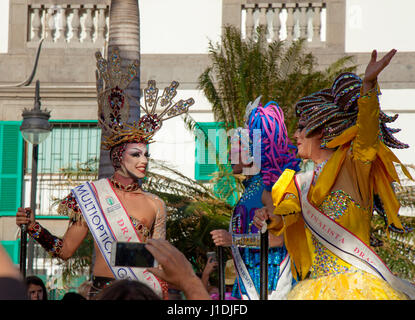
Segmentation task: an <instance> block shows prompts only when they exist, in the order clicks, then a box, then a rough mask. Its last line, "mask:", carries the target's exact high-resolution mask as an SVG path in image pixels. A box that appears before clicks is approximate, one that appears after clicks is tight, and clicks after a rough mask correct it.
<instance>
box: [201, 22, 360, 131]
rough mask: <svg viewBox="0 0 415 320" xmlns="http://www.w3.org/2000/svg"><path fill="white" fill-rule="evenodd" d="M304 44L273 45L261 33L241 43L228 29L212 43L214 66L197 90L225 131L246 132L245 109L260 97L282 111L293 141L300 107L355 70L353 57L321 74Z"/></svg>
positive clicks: (261, 30)
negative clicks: (300, 102) (243, 129)
mask: <svg viewBox="0 0 415 320" xmlns="http://www.w3.org/2000/svg"><path fill="white" fill-rule="evenodd" d="M306 43H307V42H306V40H305V39H300V40H297V41H293V42H292V43H287V42H285V41H273V42H271V43H269V42H268V41H267V39H266V30H265V29H264V28H261V27H259V28H258V29H257V36H255V37H254V38H249V39H246V40H243V39H242V38H241V33H240V30H239V29H238V28H236V27H234V26H226V27H225V28H224V31H223V36H222V40H221V42H220V43H216V44H214V43H212V42H210V44H209V57H210V60H211V65H210V66H209V67H208V68H206V70H205V71H204V72H203V73H202V74H201V75H200V77H199V88H200V89H202V90H203V92H204V93H205V95H206V97H207V99H208V100H209V102H211V103H212V110H213V113H214V116H215V121H223V122H224V123H225V127H226V129H230V128H235V127H238V126H243V117H244V114H245V108H246V105H247V104H248V103H249V102H250V101H254V100H255V99H256V98H257V97H258V96H260V95H261V96H262V99H261V101H262V103H263V104H265V103H267V102H268V101H271V100H272V101H276V102H277V103H278V104H279V105H280V107H281V108H282V109H283V111H284V115H285V119H286V125H287V129H288V132H289V134H290V135H291V134H292V133H293V132H294V129H295V126H296V121H295V114H294V110H295V108H294V106H295V104H296V102H297V101H298V100H299V99H300V98H301V97H303V96H305V95H308V94H310V93H312V92H315V91H318V90H321V89H323V88H327V87H329V86H330V85H331V84H332V81H333V79H334V78H335V76H336V75H337V74H339V73H340V72H344V71H352V72H353V71H355V70H356V66H355V65H351V63H352V60H353V57H352V56H345V57H343V58H341V59H339V60H337V61H335V62H334V63H332V64H331V65H329V67H327V68H326V69H325V70H322V71H321V70H317V60H316V58H315V56H314V55H313V54H312V53H310V52H307V46H306Z"/></svg>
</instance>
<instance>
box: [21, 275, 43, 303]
mask: <svg viewBox="0 0 415 320" xmlns="http://www.w3.org/2000/svg"><path fill="white" fill-rule="evenodd" d="M25 283H26V287H27V289H29V286H30V285H31V284H34V285H36V286H40V287H42V290H43V300H48V291H47V290H46V287H45V284H44V283H43V281H42V279H40V278H39V277H37V276H29V277H26V279H25Z"/></svg>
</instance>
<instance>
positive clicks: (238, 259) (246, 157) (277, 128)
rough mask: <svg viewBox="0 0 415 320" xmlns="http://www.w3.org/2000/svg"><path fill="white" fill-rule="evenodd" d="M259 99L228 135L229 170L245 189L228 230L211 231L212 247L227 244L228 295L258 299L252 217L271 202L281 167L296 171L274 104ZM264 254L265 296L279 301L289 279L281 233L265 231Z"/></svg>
mask: <svg viewBox="0 0 415 320" xmlns="http://www.w3.org/2000/svg"><path fill="white" fill-rule="evenodd" d="M259 101H260V97H259V98H257V99H256V100H255V102H253V103H249V104H248V106H247V110H246V114H245V128H237V129H236V130H235V133H234V134H233V135H232V137H231V159H232V161H231V163H232V170H233V173H234V174H241V173H242V174H243V175H245V176H246V180H244V181H243V184H244V187H245V190H244V192H243V194H242V196H241V198H240V199H239V201H238V203H237V204H236V206H235V208H234V211H233V215H232V219H231V221H230V227H229V231H226V230H213V231H212V232H211V235H212V239H213V241H214V243H215V245H217V246H230V247H231V249H232V255H233V258H234V262H235V267H236V270H237V274H238V276H237V277H236V280H235V284H234V286H233V290H232V296H233V297H235V298H239V299H249V300H258V299H259V294H258V293H259V288H260V250H259V239H260V233H259V230H258V229H257V227H256V226H254V225H253V223H252V219H253V217H254V215H255V211H256V210H257V209H259V208H262V207H266V206H272V205H273V204H272V198H271V189H272V186H273V184H274V183H275V181H277V180H278V178H279V176H280V174H281V173H282V172H283V171H284V170H285V169H288V168H289V169H292V170H295V171H298V170H299V167H298V165H299V162H300V160H299V159H297V158H296V157H295V155H296V148H295V146H293V145H292V144H291V143H290V140H289V139H288V135H287V129H286V126H285V124H284V115H283V112H282V110H281V108H280V107H279V106H278V104H277V103H276V102H273V101H271V102H269V103H267V104H266V105H265V106H264V107H262V106H261V105H260V102H259ZM269 244H270V249H269V253H268V293H269V296H268V298H269V299H284V297H285V295H286V294H287V293H288V292H289V291H290V289H291V287H292V283H293V277H292V275H291V271H290V264H291V262H290V257H289V255H288V252H287V250H286V248H285V246H284V240H283V237H277V236H274V235H270V239H269Z"/></svg>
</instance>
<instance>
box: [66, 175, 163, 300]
mask: <svg viewBox="0 0 415 320" xmlns="http://www.w3.org/2000/svg"><path fill="white" fill-rule="evenodd" d="M72 193H73V195H74V196H75V198H76V201H77V203H78V205H79V207H80V209H81V211H82V215H83V216H84V219H85V221H86V222H87V224H88V227H89V230H90V231H91V233H92V235H93V237H94V239H95V242H96V243H97V245H98V248H99V249H100V251H101V254H102V256H103V257H104V259H105V261H106V262H107V265H108V267H109V268H110V270H111V272H112V273H113V274H114V277H115V278H116V279H131V280H138V281H140V282H143V283H145V284H147V285H149V286H150V288H152V289H153V290H154V291H155V292H156V293H157V294H158V295H159V296H161V295H162V290H161V285H160V282H159V281H158V280H157V279H156V278H155V276H154V275H153V274H152V273H150V272H149V271H147V270H146V269H145V268H130V267H116V266H112V265H111V263H110V259H111V249H112V244H113V242H117V241H119V242H140V239H139V237H138V235H137V232H136V231H135V229H134V226H133V224H132V222H131V219H130V217H129V216H128V214H127V212H126V211H125V209H124V207H123V206H122V204H121V202H120V200H119V199H118V197H117V195H116V194H115V192H114V190H113V189H112V187H111V185H110V182H109V181H108V179H101V180H98V181H96V182H93V183H89V182H86V183H85V184H83V185H80V186H77V187H75V188H74V189H72ZM97 196H98V199H97Z"/></svg>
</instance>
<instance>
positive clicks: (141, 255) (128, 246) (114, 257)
mask: <svg viewBox="0 0 415 320" xmlns="http://www.w3.org/2000/svg"><path fill="white" fill-rule="evenodd" d="M144 245H145V244H144V243H139V242H114V243H113V244H112V250H111V265H113V266H116V267H138V268H148V267H155V266H157V261H156V260H155V259H154V257H153V255H152V254H151V253H150V252H149V251H148V250H147V249H146V248H145V247H144Z"/></svg>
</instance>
